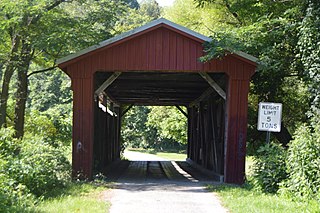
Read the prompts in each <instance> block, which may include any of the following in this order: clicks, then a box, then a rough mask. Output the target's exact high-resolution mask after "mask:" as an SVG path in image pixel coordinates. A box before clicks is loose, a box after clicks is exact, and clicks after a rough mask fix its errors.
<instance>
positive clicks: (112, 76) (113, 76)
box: [94, 72, 121, 96]
mask: <svg viewBox="0 0 320 213" xmlns="http://www.w3.org/2000/svg"><path fill="white" fill-rule="evenodd" d="M120 74H121V72H115V73H113V74H112V75H111V76H110V77H109V78H108V79H107V80H106V81H105V82H103V83H102V84H101V86H100V87H99V88H98V89H97V90H96V91H95V92H94V94H95V95H96V96H98V95H100V93H102V92H103V91H104V90H105V89H107V87H108V86H110V85H111V84H112V82H114V81H115V80H116V79H117V78H118V77H119V75H120Z"/></svg>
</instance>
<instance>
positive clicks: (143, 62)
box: [139, 35, 149, 70]
mask: <svg viewBox="0 0 320 213" xmlns="http://www.w3.org/2000/svg"><path fill="white" fill-rule="evenodd" d="M140 48H141V50H140V51H141V63H140V66H139V68H141V70H147V69H148V63H149V57H148V54H147V50H148V40H147V35H143V36H142V38H141V45H140Z"/></svg>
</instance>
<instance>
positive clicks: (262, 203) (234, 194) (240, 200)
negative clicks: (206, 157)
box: [207, 184, 320, 213]
mask: <svg viewBox="0 0 320 213" xmlns="http://www.w3.org/2000/svg"><path fill="white" fill-rule="evenodd" d="M207 188H208V190H210V191H212V192H216V193H218V195H219V197H220V198H221V200H222V204H223V205H224V206H225V207H226V208H227V209H229V210H230V212H232V213H251V212H252V213H265V212H266V213H272V212H276V213H282V212H283V213H287V212H290V213H301V212H320V204H319V203H317V202H316V201H309V202H297V201H292V200H290V199H288V198H286V197H283V196H278V195H274V194H265V193H261V192H258V191H255V190H254V189H253V188H252V187H251V186H250V185H248V184H246V185H244V186H242V187H239V186H233V185H227V184H222V185H208V186H207Z"/></svg>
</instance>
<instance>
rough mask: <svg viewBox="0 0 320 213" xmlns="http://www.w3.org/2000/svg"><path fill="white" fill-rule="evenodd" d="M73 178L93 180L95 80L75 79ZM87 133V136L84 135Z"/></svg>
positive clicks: (73, 86) (73, 87)
mask: <svg viewBox="0 0 320 213" xmlns="http://www.w3.org/2000/svg"><path fill="white" fill-rule="evenodd" d="M72 89H73V93H74V95H73V129H72V176H73V177H74V178H81V179H91V178H92V168H93V142H94V136H93V135H94V130H93V126H94V101H93V92H94V90H93V79H92V78H73V79H72ZM84 133H85V134H84Z"/></svg>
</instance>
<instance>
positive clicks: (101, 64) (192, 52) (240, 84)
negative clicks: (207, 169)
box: [59, 24, 256, 183]
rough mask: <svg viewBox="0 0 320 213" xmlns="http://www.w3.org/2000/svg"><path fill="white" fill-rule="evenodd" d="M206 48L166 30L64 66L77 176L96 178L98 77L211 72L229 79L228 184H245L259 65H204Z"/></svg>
mask: <svg viewBox="0 0 320 213" xmlns="http://www.w3.org/2000/svg"><path fill="white" fill-rule="evenodd" d="M202 45H203V41H202V40H200V39H199V38H197V37H193V36H192V35H189V34H186V33H184V32H181V31H179V30H178V29H175V28H173V27H171V26H168V25H164V24H160V25H157V26H155V27H152V28H149V29H148V30H146V31H143V32H140V33H138V34H135V35H133V36H130V37H127V38H125V39H123V40H119V41H117V42H115V43H111V44H110V45H107V46H105V47H103V48H100V49H96V50H94V51H91V52H89V53H86V54H84V55H82V56H79V57H78V58H74V59H72V60H70V61H66V62H64V63H62V64H60V65H59V67H60V68H62V69H63V70H64V71H66V72H67V73H68V75H69V76H70V77H71V79H72V88H73V91H74V97H73V98H74V100H73V113H74V115H73V161H72V164H73V170H74V175H75V174H76V173H77V172H83V174H84V175H85V176H86V177H88V178H90V177H91V175H92V168H93V162H92V161H93V160H92V159H93V143H94V139H93V138H94V136H93V134H94V129H93V128H94V97H93V94H94V86H93V83H94V82H93V79H94V73H95V72H97V71H120V72H121V71H126V72H128V71H174V72H179V71H181V72H202V71H205V72H223V73H226V74H227V75H228V90H227V106H226V107H227V108H226V112H227V118H226V122H225V125H226V128H225V131H226V134H225V140H226V156H225V171H224V175H225V181H226V182H229V183H243V181H244V179H243V178H244V162H245V146H246V130H247V104H248V103H247V102H248V90H249V80H250V77H251V76H252V75H253V73H254V71H255V67H256V65H255V64H254V62H251V61H249V60H247V59H244V58H242V57H240V56H238V55H228V56H226V57H224V58H223V60H212V61H211V62H209V63H205V64H203V63H200V62H199V60H198V59H199V57H200V56H202V55H203V46H202ZM78 141H80V142H81V143H82V147H83V149H81V150H77V146H76V145H77V143H78ZM195 145H196V144H195ZM192 146H193V145H192Z"/></svg>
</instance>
